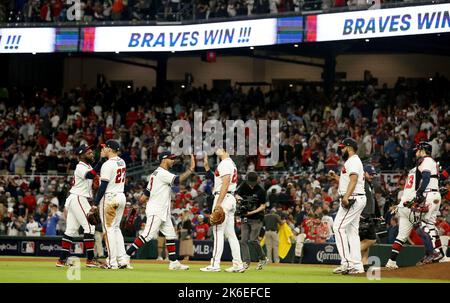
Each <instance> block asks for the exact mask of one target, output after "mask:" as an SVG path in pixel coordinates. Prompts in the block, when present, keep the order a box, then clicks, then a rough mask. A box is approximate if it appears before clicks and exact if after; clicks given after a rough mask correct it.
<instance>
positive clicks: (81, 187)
mask: <svg viewBox="0 0 450 303" xmlns="http://www.w3.org/2000/svg"><path fill="white" fill-rule="evenodd" d="M75 154H76V155H77V156H78V158H79V162H78V164H77V166H76V168H75V172H74V177H73V180H72V188H71V189H70V195H69V197H67V199H66V203H65V210H66V212H67V223H66V231H65V232H64V236H63V238H62V243H61V246H62V249H61V255H60V257H59V260H58V261H57V262H56V266H57V267H64V266H66V264H67V259H68V257H69V256H70V249H71V247H72V243H73V237H75V236H77V235H78V230H79V228H80V226H82V227H83V233H84V235H83V237H84V240H83V242H84V249H85V251H86V257H87V261H86V266H87V267H99V266H101V263H100V262H98V261H97V260H96V259H95V258H94V242H95V241H94V233H95V226H94V225H90V224H89V223H88V220H87V217H86V214H87V213H88V211H89V210H90V209H91V205H90V204H89V202H88V199H91V198H92V181H93V179H94V178H95V177H96V176H97V174H98V173H99V171H100V167H101V166H102V164H103V160H102V159H100V161H99V162H98V163H97V165H96V166H95V169H93V168H92V167H91V165H90V164H89V163H91V162H92V160H93V159H94V153H93V151H92V149H91V147H90V146H87V145H86V144H82V145H81V146H80V147H78V148H77V149H76V150H75Z"/></svg>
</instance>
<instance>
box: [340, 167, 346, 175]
mask: <svg viewBox="0 0 450 303" xmlns="http://www.w3.org/2000/svg"><path fill="white" fill-rule="evenodd" d="M341 171H342V173H343V174H346V173H347V170H346V169H345V166H343V167H342V170H341Z"/></svg>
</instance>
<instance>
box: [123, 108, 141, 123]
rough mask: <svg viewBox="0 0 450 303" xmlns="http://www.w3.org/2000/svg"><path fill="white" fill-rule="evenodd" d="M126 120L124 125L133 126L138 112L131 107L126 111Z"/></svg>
mask: <svg viewBox="0 0 450 303" xmlns="http://www.w3.org/2000/svg"><path fill="white" fill-rule="evenodd" d="M125 120H126V123H125V124H126V126H127V127H128V128H130V127H131V126H133V124H134V123H136V121H137V120H138V113H137V112H136V111H135V110H134V107H132V108H131V111H129V112H128V113H127V116H126V118H125Z"/></svg>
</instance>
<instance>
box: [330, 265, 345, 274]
mask: <svg viewBox="0 0 450 303" xmlns="http://www.w3.org/2000/svg"><path fill="white" fill-rule="evenodd" d="M346 271H347V266H344V265H341V266H339V267H336V268H335V269H333V274H342V273H343V272H346Z"/></svg>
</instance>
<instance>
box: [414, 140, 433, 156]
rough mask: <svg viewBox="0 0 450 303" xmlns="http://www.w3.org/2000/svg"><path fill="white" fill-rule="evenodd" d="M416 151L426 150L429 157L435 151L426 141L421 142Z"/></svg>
mask: <svg viewBox="0 0 450 303" xmlns="http://www.w3.org/2000/svg"><path fill="white" fill-rule="evenodd" d="M414 150H415V151H417V150H424V151H425V152H426V153H427V154H428V155H431V151H432V150H433V147H432V146H431V144H430V143H428V142H425V141H420V142H419V143H418V144H417V145H416V147H415V148H414Z"/></svg>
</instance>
